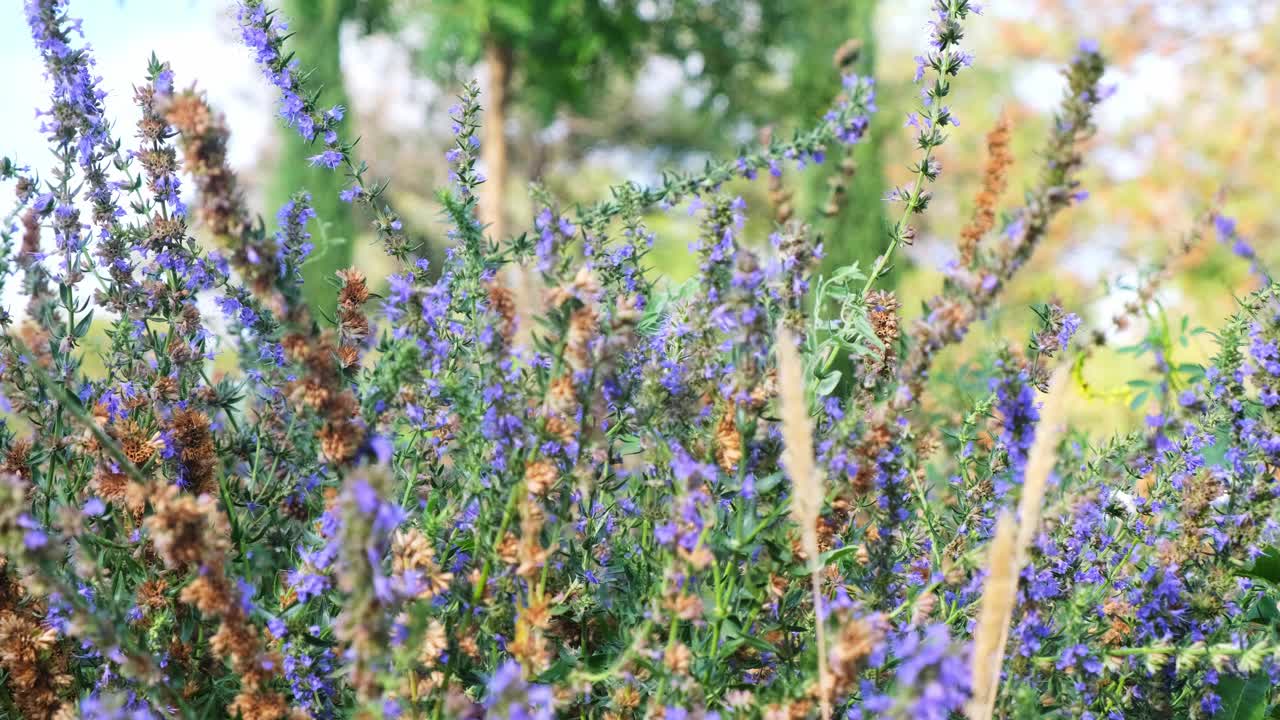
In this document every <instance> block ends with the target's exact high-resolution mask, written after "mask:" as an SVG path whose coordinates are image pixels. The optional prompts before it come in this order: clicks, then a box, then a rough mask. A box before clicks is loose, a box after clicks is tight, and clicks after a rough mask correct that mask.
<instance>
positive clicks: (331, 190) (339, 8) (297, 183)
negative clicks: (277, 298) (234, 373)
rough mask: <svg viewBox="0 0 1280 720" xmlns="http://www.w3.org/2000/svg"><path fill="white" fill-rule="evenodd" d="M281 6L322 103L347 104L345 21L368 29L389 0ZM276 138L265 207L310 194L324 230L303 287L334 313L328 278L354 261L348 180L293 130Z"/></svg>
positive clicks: (301, 1) (315, 0)
mask: <svg viewBox="0 0 1280 720" xmlns="http://www.w3.org/2000/svg"><path fill="white" fill-rule="evenodd" d="M281 10H282V11H283V14H284V16H285V17H286V18H288V22H289V31H290V32H291V33H293V37H292V38H291V40H290V48H291V49H292V50H293V51H294V53H295V55H296V56H297V58H298V61H299V63H300V67H301V68H302V69H303V70H304V71H308V72H310V73H312V75H311V77H312V78H313V81H314V82H315V85H314V86H315V87H319V88H320V102H321V103H322V104H324V105H342V106H343V107H348V106H349V104H350V103H349V101H348V97H347V92H346V87H345V84H344V82H343V77H342V63H341V55H340V34H341V30H342V25H343V23H344V22H346V21H347V20H359V21H361V22H363V24H364V26H365V28H366V29H369V30H371V29H373V28H375V27H377V26H378V23H379V22H381V21H383V20H385V18H386V10H387V4H386V0H283V1H282V3H281ZM276 136H277V139H276V142H275V147H276V149H277V152H278V153H279V154H278V155H277V157H276V158H275V163H276V164H275V168H274V172H273V173H272V176H271V179H270V181H269V183H268V185H267V188H266V203H267V205H266V206H267V208H268V210H269V212H271V213H274V211H275V209H276V208H279V207H281V206H282V205H284V204H285V203H286V202H287V201H288V200H289V196H290V195H292V194H293V193H295V192H297V191H299V190H306V191H308V192H310V193H311V196H312V206H313V207H314V208H315V210H316V214H317V217H318V218H319V220H320V222H321V223H322V226H323V230H322V231H321V232H318V233H316V237H315V244H316V249H315V251H314V254H313V256H312V258H311V260H310V261H309V262H308V263H306V264H305V265H304V266H303V269H302V274H303V277H304V279H305V281H306V285H305V286H304V287H305V288H306V298H307V302H308V303H309V304H310V305H311V306H312V307H313V308H323V309H325V311H326V312H329V313H331V312H332V309H333V307H334V306H335V304H336V302H337V301H336V295H335V294H334V291H333V290H332V288H331V287H330V284H329V280H330V279H332V278H333V274H334V272H335V271H337V270H340V269H342V268H344V267H347V266H349V265H351V260H352V248H353V244H354V240H355V232H356V226H355V222H354V218H353V217H352V212H351V207H350V206H349V205H347V204H346V203H344V202H342V201H341V200H339V199H338V193H339V192H340V191H341V190H342V189H343V187H345V186H346V184H347V182H346V178H344V177H343V175H342V173H340V172H334V171H331V170H327V169H324V168H314V167H311V166H310V165H309V164H308V162H307V158H308V157H310V156H312V155H314V154H315V153H316V151H315V150H314V149H313V148H312V147H311V146H309V145H308V144H307V143H306V142H305V141H303V140H302V138H301V137H299V136H298V134H297V133H296V132H294V131H293V130H292V129H290V128H286V127H283V126H281V127H280V128H278V129H277V131H276Z"/></svg>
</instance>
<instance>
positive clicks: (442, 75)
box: [413, 0, 880, 242]
mask: <svg viewBox="0 0 1280 720" xmlns="http://www.w3.org/2000/svg"><path fill="white" fill-rule="evenodd" d="M413 4H414V5H415V6H416V7H418V8H420V9H421V10H422V17H424V18H425V20H426V22H427V27H426V33H425V36H426V37H428V38H430V40H429V41H428V44H427V47H426V49H425V52H424V53H423V64H424V68H425V70H426V71H427V73H428V74H429V75H431V76H432V77H434V78H436V79H441V80H446V81H448V80H457V79H459V77H460V76H461V75H465V74H469V73H470V72H471V71H472V67H473V66H474V65H475V63H477V62H479V61H480V60H482V59H483V60H484V61H485V66H486V72H487V77H486V80H487V82H486V88H485V89H486V91H487V93H488V98H487V101H486V102H485V106H486V111H487V114H488V117H487V123H486V130H485V137H484V140H483V143H482V146H481V153H482V158H483V159H484V163H485V166H486V168H487V172H488V178H489V179H488V182H487V183H486V185H485V188H484V195H483V197H482V203H481V212H482V214H483V218H482V219H483V220H484V222H486V223H487V224H489V225H490V226H491V231H492V233H493V234H494V235H496V236H502V235H505V233H506V225H505V222H504V219H503V209H504V208H505V206H506V202H505V193H504V190H505V189H506V186H507V184H508V174H509V166H510V163H509V159H508V156H509V152H508V149H507V135H506V131H507V118H508V113H509V110H510V105H511V103H512V102H513V101H518V102H519V104H520V105H521V106H522V107H523V108H525V109H526V110H528V111H530V112H531V113H532V115H533V117H534V120H535V122H536V123H538V124H539V125H540V126H546V125H547V124H549V123H550V122H551V121H552V120H553V119H555V118H556V117H557V113H559V112H561V111H565V112H568V113H571V114H573V115H574V116H576V117H578V118H584V117H593V116H599V115H602V114H604V112H603V111H607V109H608V108H609V107H610V105H609V104H608V103H606V102H605V96H606V94H607V93H608V91H609V89H610V84H609V82H608V81H609V80H610V78H611V77H614V76H618V75H622V76H630V75H632V74H633V73H634V72H635V71H637V70H638V69H639V68H641V67H642V66H643V65H644V63H643V62H642V61H643V60H644V58H645V56H646V55H651V54H657V55H664V56H668V57H672V58H674V59H676V60H678V61H680V63H681V66H682V67H683V69H684V71H685V73H686V75H687V77H688V80H689V81H690V82H691V83H693V85H694V86H695V87H696V88H697V89H698V90H699V91H700V94H701V97H702V99H703V100H702V103H701V104H702V107H701V108H699V112H697V113H696V115H697V116H699V117H700V118H701V120H702V121H703V122H700V123H695V124H694V125H691V126H687V127H686V128H685V129H686V130H690V129H693V130H694V131H695V132H698V133H699V134H702V135H703V137H702V138H701V139H702V140H704V141H705V140H707V139H714V140H715V142H717V143H722V142H723V141H724V139H725V138H727V137H732V136H733V133H732V132H730V130H731V129H732V128H733V127H734V125H735V124H738V123H741V122H742V121H744V120H745V121H748V122H757V121H760V120H761V119H762V118H766V117H768V118H769V119H770V120H771V121H772V120H776V119H777V118H778V112H777V111H778V109H779V108H783V109H784V110H783V115H785V116H787V117H786V119H787V120H798V121H799V122H801V123H805V122H808V121H809V120H810V119H811V118H813V117H816V116H818V115H820V114H821V112H822V111H823V110H824V109H825V108H826V107H827V106H828V105H829V103H830V101H831V98H832V96H833V94H834V91H835V90H834V89H835V88H836V87H838V83H837V79H836V77H835V76H834V74H833V73H832V72H831V71H830V70H829V68H830V63H831V55H832V52H833V51H834V50H835V48H837V47H838V46H840V45H841V43H842V42H844V40H845V39H847V37H848V35H847V33H848V32H849V31H850V30H851V29H852V30H856V32H857V33H859V35H862V36H865V37H863V38H862V39H863V42H864V43H868V42H869V41H870V37H871V33H870V23H871V17H872V15H873V14H874V6H875V2H874V0H844V1H843V2H840V1H837V2H832V1H831V0H794V1H793V2H787V3H779V2H762V1H758V0H671V1H670V2H665V3H653V2H648V3H646V2H638V1H637V0H619V1H616V2H609V1H607V0H416V2H415V3H413ZM868 50H869V48H868ZM780 54H781V55H784V56H794V57H795V59H796V60H798V62H790V63H788V64H787V67H785V68H782V69H780V68H779V55H780ZM871 56H872V53H871V52H869V51H868V52H865V53H863V56H862V59H861V60H860V61H859V62H861V63H863V67H866V68H869V67H870V63H869V59H870V57H871ZM815 58H817V59H816V61H815ZM816 68H819V69H816ZM823 69H825V71H824V70H823ZM815 86H816V88H817V89H816V90H814V88H815ZM793 87H794V89H792V88H793ZM784 97H785V99H786V100H788V101H789V100H794V99H797V98H803V103H800V104H796V103H791V102H786V103H777V102H776V101H778V100H782V99H784ZM613 120H614V121H615V122H613V123H605V127H606V132H607V129H608V128H612V129H614V130H618V129H620V125H619V123H622V124H623V125H621V127H625V123H626V118H624V117H615V118H613ZM707 120H711V121H712V122H710V123H708V122H706V121H707ZM571 127H572V125H571ZM635 129H636V128H634V127H633V128H631V130H635ZM598 131H599V128H597V132H596V133H592V134H594V135H596V136H597V137H599V132H598ZM628 135H630V133H616V134H613V138H612V139H613V140H615V141H617V140H618V139H620V138H622V137H627V136H628ZM629 139H630V138H629ZM652 139H653V138H651V137H646V138H645V140H652ZM668 139H671V140H676V141H677V142H678V141H679V140H678V138H674V137H669V138H668ZM648 144H649V143H646V145H648ZM701 147H702V148H704V149H705V148H706V147H707V145H706V144H701ZM864 160H867V159H866V158H864ZM866 164H867V165H868V168H867V172H866V173H865V175H866V177H867V178H869V181H878V177H879V173H878V163H876V162H874V154H872V155H871V160H870V161H868V162H867V163H866ZM879 195H880V193H879V189H878V188H877V189H876V192H875V193H874V197H875V198H877V200H876V202H878V198H879ZM872 224H874V223H872ZM859 242H860V241H859Z"/></svg>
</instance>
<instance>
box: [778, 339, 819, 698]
mask: <svg viewBox="0 0 1280 720" xmlns="http://www.w3.org/2000/svg"><path fill="white" fill-rule="evenodd" d="M776 351H777V355H778V415H779V417H780V419H781V421H782V443H783V448H784V450H783V453H782V466H783V469H785V470H786V471H787V475H788V476H789V477H790V478H791V519H792V520H793V521H794V522H795V523H796V525H798V526H799V527H800V542H801V544H802V545H803V547H804V554H805V555H806V556H807V559H808V563H809V577H810V579H811V581H812V583H813V610H814V614H815V621H814V627H815V634H816V635H817V642H818V685H819V690H818V692H819V695H820V698H821V704H822V717H823V718H824V720H830V718H831V698H830V695H829V693H828V692H827V685H828V683H829V682H830V678H829V677H828V673H827V645H826V632H825V628H823V624H822V619H821V612H820V610H821V607H822V578H821V570H822V558H821V551H820V550H819V548H818V514H819V513H820V512H821V511H822V500H823V497H824V495H825V493H824V492H823V488H822V479H821V478H820V477H819V475H818V470H817V468H816V467H815V466H814V462H813V423H812V421H811V420H810V419H809V402H808V400H807V399H806V397H805V387H804V361H803V360H802V359H801V358H800V352H799V350H797V349H796V338H795V336H794V335H792V334H791V331H790V330H787V329H786V328H785V327H779V328H778V333H777V345H776Z"/></svg>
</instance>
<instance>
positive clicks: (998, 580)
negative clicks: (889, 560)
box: [968, 367, 1067, 720]
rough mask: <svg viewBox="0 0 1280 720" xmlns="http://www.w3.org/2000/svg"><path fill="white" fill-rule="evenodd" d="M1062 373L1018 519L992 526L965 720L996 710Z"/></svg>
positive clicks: (1052, 448)
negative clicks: (970, 697)
mask: <svg viewBox="0 0 1280 720" xmlns="http://www.w3.org/2000/svg"><path fill="white" fill-rule="evenodd" d="M1066 385H1067V370H1066V368H1065V367H1061V368H1059V369H1058V370H1057V371H1055V372H1054V374H1053V378H1052V379H1051V380H1050V381H1049V393H1048V396H1047V397H1046V398H1045V402H1044V405H1043V406H1042V407H1041V409H1040V422H1039V424H1038V425H1037V427H1036V439H1035V442H1034V443H1033V444H1032V446H1031V451H1030V453H1029V454H1028V456H1027V471H1026V475H1025V477H1024V479H1023V483H1022V497H1021V499H1020V500H1019V502H1018V520H1017V521H1015V520H1014V518H1013V517H1012V516H1011V515H1010V514H1009V512H1008V511H1007V510H1006V511H1004V512H1002V513H1001V515H1000V519H999V520H998V521H997V523H996V532H995V537H994V538H993V539H992V540H991V545H990V551H989V553H988V560H987V582H986V586H985V587H984V588H983V591H982V600H981V604H980V606H979V610H978V624H977V629H976V630H975V632H974V638H973V698H972V700H970V703H969V713H968V714H969V718H970V720H990V718H991V716H992V714H993V713H994V711H995V703H996V695H997V692H996V691H997V690H998V689H999V686H1000V668H1001V667H1002V666H1003V664H1004V652H1005V646H1006V645H1007V644H1008V641H1009V623H1010V621H1012V619H1013V611H1014V606H1015V604H1016V602H1017V594H1018V576H1019V575H1020V574H1021V573H1022V568H1023V566H1024V565H1026V563H1027V559H1028V555H1029V554H1030V550H1031V542H1032V540H1034V539H1035V534H1036V529H1037V528H1038V527H1039V525H1040V512H1041V508H1042V506H1043V504H1044V493H1045V488H1046V486H1047V485H1048V483H1049V474H1050V473H1051V472H1052V471H1053V464H1054V459H1055V456H1056V455H1055V453H1056V450H1057V446H1058V438H1059V436H1060V435H1061V428H1060V425H1061V420H1062V414H1063V410H1062V405H1063V396H1064V395H1065V394H1066Z"/></svg>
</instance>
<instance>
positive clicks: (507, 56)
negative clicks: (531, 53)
mask: <svg viewBox="0 0 1280 720" xmlns="http://www.w3.org/2000/svg"><path fill="white" fill-rule="evenodd" d="M484 59H485V65H486V67H487V70H488V73H489V83H488V88H487V90H488V92H489V97H488V99H487V101H486V102H484V103H483V104H484V107H485V117H484V130H483V134H484V137H483V139H482V141H481V143H480V160H481V161H482V162H483V163H484V168H485V170H484V172H485V178H486V179H485V182H484V185H483V186H482V187H481V188H480V222H481V223H483V224H484V225H487V226H488V232H489V235H490V236H491V237H493V239H495V240H497V241H499V242H501V241H502V240H505V239H506V235H507V226H506V222H505V221H504V215H503V208H504V205H505V202H504V201H505V198H506V195H505V193H504V190H505V188H506V185H507V174H508V165H507V134H506V124H507V101H508V95H509V92H510V89H511V48H510V47H508V46H506V45H502V44H500V43H499V42H497V41H496V40H494V39H493V38H490V39H489V40H488V41H486V42H485V49H484Z"/></svg>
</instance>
